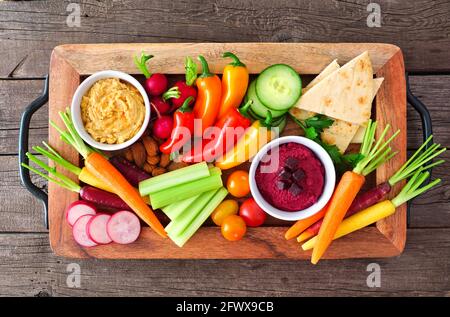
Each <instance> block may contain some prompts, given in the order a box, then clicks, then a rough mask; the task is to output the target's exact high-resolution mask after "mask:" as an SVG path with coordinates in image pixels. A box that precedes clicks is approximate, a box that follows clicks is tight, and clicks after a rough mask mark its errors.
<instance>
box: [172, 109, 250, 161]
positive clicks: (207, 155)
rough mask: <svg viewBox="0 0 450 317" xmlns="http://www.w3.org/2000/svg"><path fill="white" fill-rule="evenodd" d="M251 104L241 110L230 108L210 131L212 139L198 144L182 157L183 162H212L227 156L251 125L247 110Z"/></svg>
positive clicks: (206, 139)
mask: <svg viewBox="0 0 450 317" xmlns="http://www.w3.org/2000/svg"><path fill="white" fill-rule="evenodd" d="M250 102H251V101H249V102H248V103H247V104H246V105H244V106H243V107H242V108H241V109H240V110H238V109H236V108H230V109H229V110H228V111H227V112H226V113H225V115H223V116H222V117H220V118H219V120H218V121H217V122H216V124H215V125H214V127H212V130H210V131H211V133H210V134H211V137H210V138H209V139H208V138H205V139H203V140H202V141H201V142H198V143H197V144H196V145H195V146H194V147H193V148H191V150H190V151H188V152H187V153H186V154H184V155H183V156H182V158H181V160H182V161H183V162H186V163H194V162H201V161H207V162H211V161H213V160H214V159H216V158H217V157H219V156H221V155H223V154H225V153H226V152H227V151H228V150H229V149H230V148H232V147H233V146H234V145H235V144H236V142H237V140H238V139H239V138H240V137H241V136H242V135H243V134H244V132H245V129H247V128H248V127H249V126H250V124H251V121H250V119H249V118H247V109H248V108H249V106H250ZM210 129H211V128H210ZM207 132H208V131H206V133H207Z"/></svg>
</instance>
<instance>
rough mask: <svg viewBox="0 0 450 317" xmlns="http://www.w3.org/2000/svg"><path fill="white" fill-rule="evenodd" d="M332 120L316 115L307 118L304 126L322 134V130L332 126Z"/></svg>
mask: <svg viewBox="0 0 450 317" xmlns="http://www.w3.org/2000/svg"><path fill="white" fill-rule="evenodd" d="M333 122H334V120H333V119H331V118H328V117H327V116H324V115H321V114H318V115H315V116H314V117H311V118H308V119H306V120H305V124H306V125H307V126H308V127H313V128H315V129H318V130H320V132H322V131H323V130H324V129H326V128H328V127H330V126H331V125H332V124H333Z"/></svg>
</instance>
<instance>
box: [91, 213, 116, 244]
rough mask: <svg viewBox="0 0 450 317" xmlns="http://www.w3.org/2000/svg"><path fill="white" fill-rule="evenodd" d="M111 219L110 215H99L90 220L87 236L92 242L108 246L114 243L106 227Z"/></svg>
mask: <svg viewBox="0 0 450 317" xmlns="http://www.w3.org/2000/svg"><path fill="white" fill-rule="evenodd" d="M110 218H111V216H110V215H107V214H98V215H96V216H94V217H92V218H91V219H90V220H89V222H88V223H87V234H88V237H89V238H90V239H91V240H92V241H94V242H95V243H98V244H108V243H111V242H112V240H111V238H110V237H109V236H108V232H107V230H106V225H107V223H108V221H109V219H110Z"/></svg>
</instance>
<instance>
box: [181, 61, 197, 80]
mask: <svg viewBox="0 0 450 317" xmlns="http://www.w3.org/2000/svg"><path fill="white" fill-rule="evenodd" d="M184 68H185V70H186V84H187V85H188V86H192V85H193V84H194V82H195V80H196V79H197V64H196V63H195V62H194V60H193V59H192V58H191V57H189V56H188V57H186V60H185V62H184Z"/></svg>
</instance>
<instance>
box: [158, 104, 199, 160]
mask: <svg viewBox="0 0 450 317" xmlns="http://www.w3.org/2000/svg"><path fill="white" fill-rule="evenodd" d="M192 101H194V98H193V97H192V96H189V97H188V98H186V100H185V101H184V102H183V105H182V106H181V107H180V108H179V109H178V110H177V111H175V112H174V114H173V121H174V127H173V130H172V133H171V135H170V138H169V139H167V141H166V142H164V143H163V144H161V145H160V147H159V150H160V151H161V152H162V153H164V154H171V153H174V152H176V151H178V150H179V149H181V147H182V146H183V145H185V144H186V142H188V141H189V140H190V139H191V137H192V135H193V133H194V113H193V112H192V108H191V107H190V106H189V104H190V103H191V102H192Z"/></svg>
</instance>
